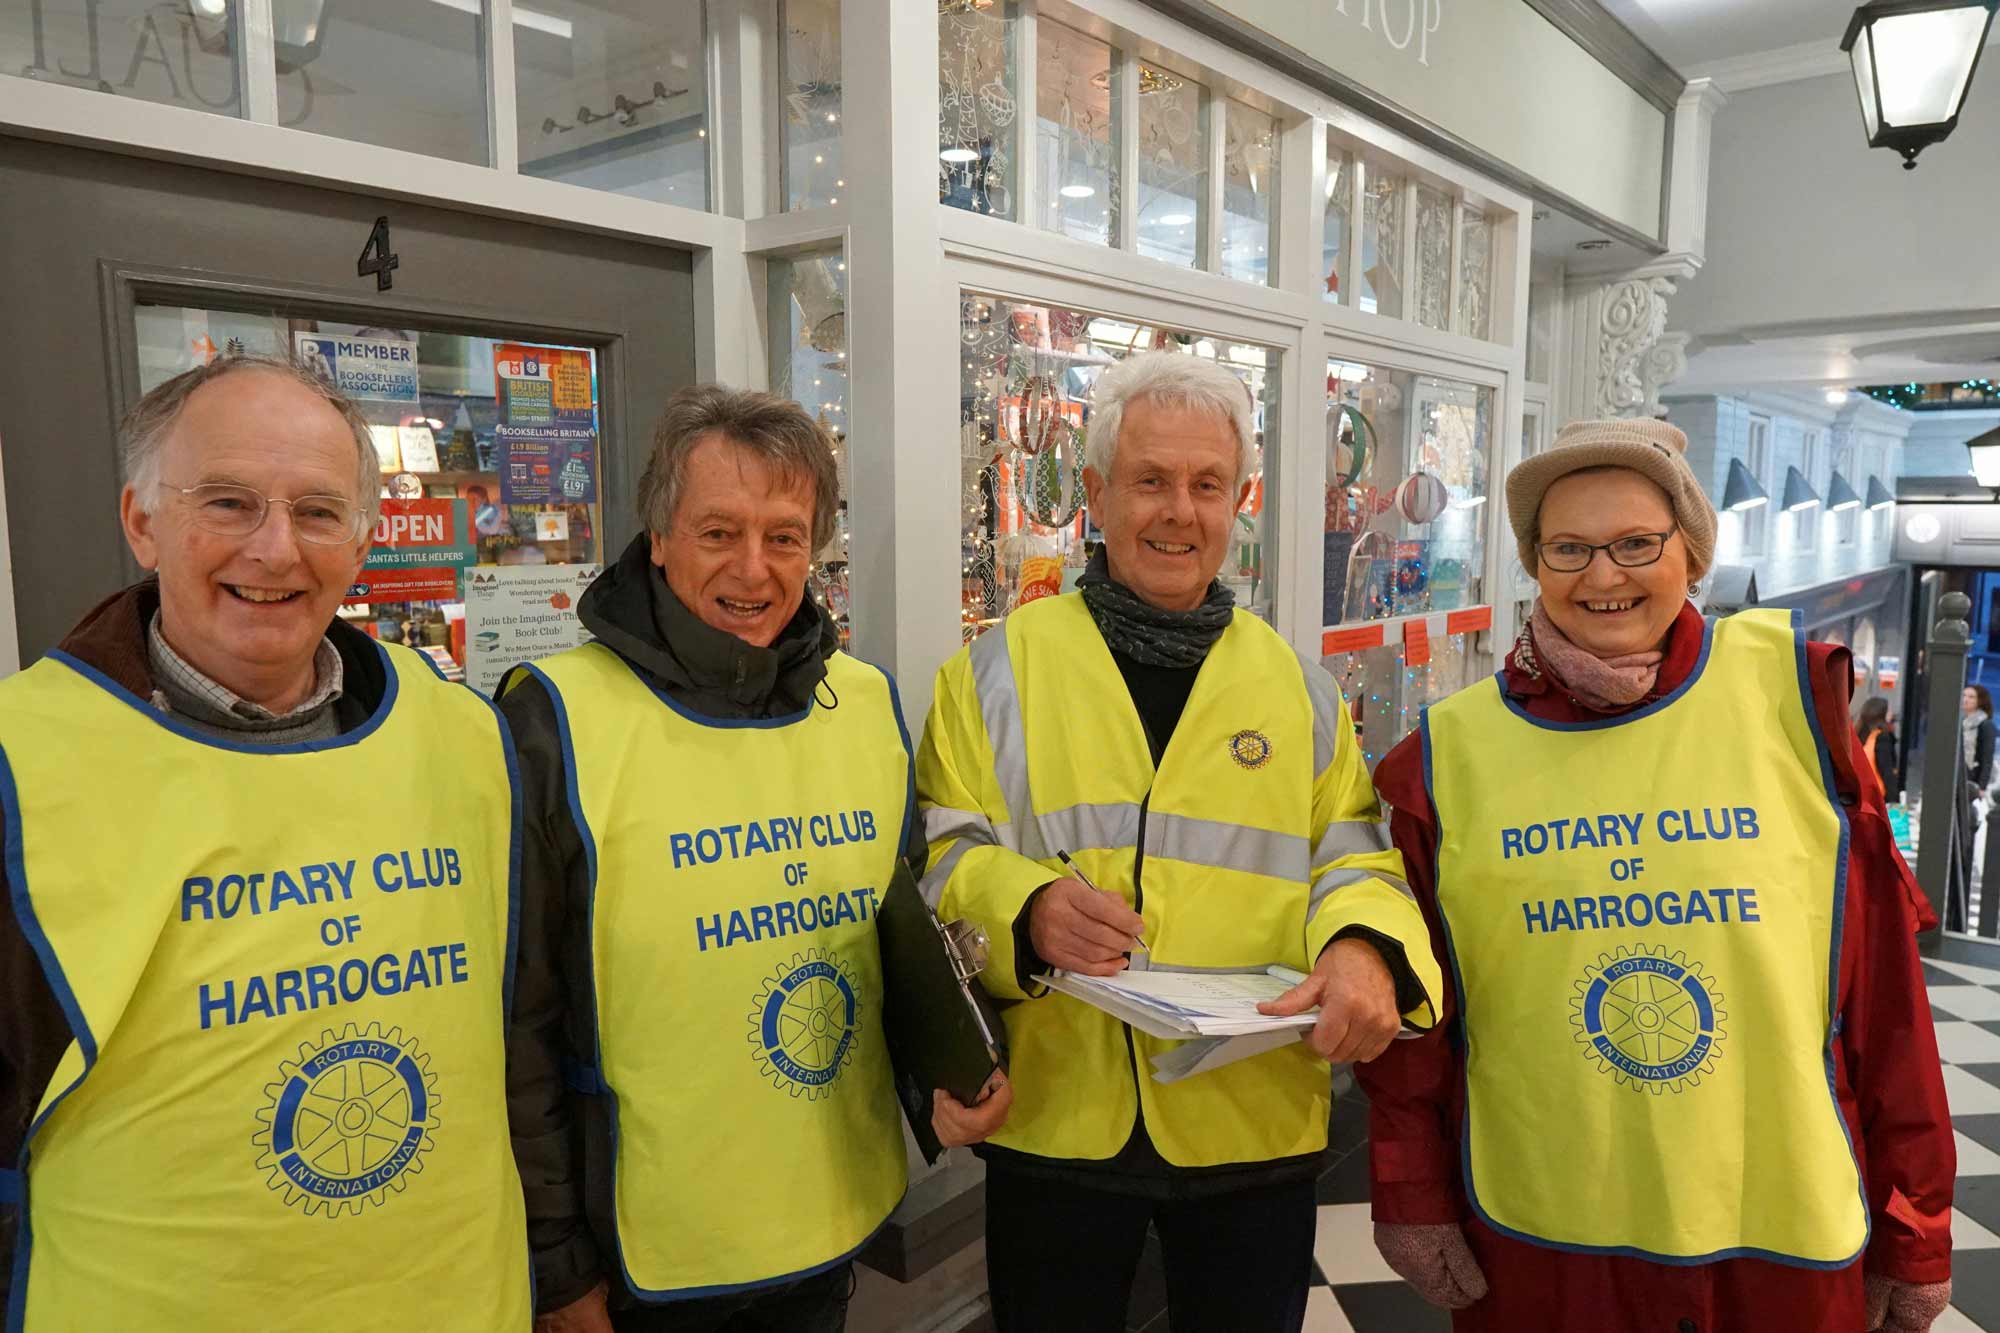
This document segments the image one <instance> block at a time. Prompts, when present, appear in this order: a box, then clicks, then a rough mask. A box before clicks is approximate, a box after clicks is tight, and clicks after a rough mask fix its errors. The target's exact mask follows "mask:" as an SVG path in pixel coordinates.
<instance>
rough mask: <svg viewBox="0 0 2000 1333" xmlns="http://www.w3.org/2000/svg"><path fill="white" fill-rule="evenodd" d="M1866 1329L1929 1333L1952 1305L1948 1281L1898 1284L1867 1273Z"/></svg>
mask: <svg viewBox="0 0 2000 1333" xmlns="http://www.w3.org/2000/svg"><path fill="white" fill-rule="evenodd" d="M1866 1284H1867V1292H1868V1327H1869V1328H1870V1329H1871V1330H1873V1329H1881V1330H1882V1331H1883V1333H1929V1330H1930V1326H1931V1325H1932V1324H1933V1323H1935V1322H1936V1321H1937V1317H1938V1316H1939V1315H1941V1314H1943V1313H1944V1310H1945V1307H1946V1306H1947V1305H1950V1304H1951V1281H1950V1279H1948V1278H1947V1279H1946V1280H1945V1281H1943V1282H1899V1281H1897V1280H1896V1279H1895V1278H1893V1277H1882V1276H1880V1275H1879V1274H1876V1273H1870V1274H1868V1275H1867V1277H1866Z"/></svg>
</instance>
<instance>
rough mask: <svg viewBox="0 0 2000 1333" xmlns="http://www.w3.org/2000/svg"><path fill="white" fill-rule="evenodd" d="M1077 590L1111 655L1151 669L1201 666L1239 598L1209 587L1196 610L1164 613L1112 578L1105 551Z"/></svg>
mask: <svg viewBox="0 0 2000 1333" xmlns="http://www.w3.org/2000/svg"><path fill="white" fill-rule="evenodd" d="M1076 586H1077V590H1078V591H1079V592H1081V593H1082V594H1083V604H1084V605H1085V606H1087V607H1089V608H1090V618H1091V619H1092V620H1094V621H1096V622H1097V632H1098V633H1100V634H1102V635H1103V636H1104V642H1105V643H1106V644H1108V645H1109V646H1110V648H1111V650H1112V651H1113V652H1116V653H1123V654H1124V655H1125V656H1127V657H1129V658H1131V659H1132V660H1133V661H1135V662H1143V663H1145V664H1146V665H1147V666H1158V667H1193V666H1200V665H1201V663H1202V660H1203V659H1204V658H1206V657H1207V656H1208V650H1209V649H1210V648H1212V647H1213V646H1214V645H1215V641H1216V640H1217V639H1219V638H1221V637H1222V631H1224V630H1226V629H1228V628H1229V621H1230V619H1231V618H1232V617H1233V616H1234V615H1235V614H1236V612H1235V606H1236V595H1235V594H1234V593H1232V592H1230V591H1229V589H1227V588H1225V587H1223V586H1222V584H1221V582H1219V581H1215V582H1211V583H1210V584H1209V585H1208V596H1207V597H1206V598H1205V599H1204V600H1203V602H1202V604H1201V605H1200V606H1198V607H1196V608H1195V609H1194V610H1192V611H1165V610H1162V609H1160V608H1159V607H1157V606H1154V605H1152V604H1151V603H1150V602H1146V601H1143V600H1141V599H1140V597H1139V595H1138V594H1137V593H1135V592H1133V591H1132V590H1131V589H1130V588H1127V587H1126V586H1125V585H1124V584H1122V583H1119V582H1117V581H1116V580H1115V579H1113V578H1112V577H1111V565H1110V562H1109V561H1108V560H1106V559H1105V556H1104V548H1103V547H1099V548H1098V550H1097V554H1095V555H1093V556H1091V557H1090V565H1089V567H1088V568H1087V569H1085V570H1084V571H1083V573H1082V574H1080V575H1078V576H1077V580H1076Z"/></svg>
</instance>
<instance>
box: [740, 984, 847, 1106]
mask: <svg viewBox="0 0 2000 1333" xmlns="http://www.w3.org/2000/svg"><path fill="white" fill-rule="evenodd" d="M860 1014H861V1002H860V1000H859V999H858V998H856V995H855V983H854V976H853V973H852V972H850V971H849V970H848V967H847V964H845V963H843V962H842V961H841V960H840V959H839V958H838V957H836V956H835V955H834V954H832V953H830V952H829V951H827V950H825V949H813V950H810V951H808V952H806V953H795V954H793V955H792V961H791V962H789V963H785V964H781V965H780V966H779V967H778V969H777V970H776V971H775V972H773V973H772V974H771V975H770V976H769V977H767V978H765V980H764V984H763V987H762V989H761V990H759V991H758V993H757V998H756V1000H755V1002H754V1003H753V1004H752V1005H751V1007H750V1050H751V1054H752V1055H753V1056H754V1058H755V1059H756V1061H757V1068H758V1069H759V1070H760V1071H761V1072H762V1073H763V1075H764V1077H766V1078H768V1079H770V1080H771V1084H772V1086H773V1087H776V1088H778V1089H780V1090H783V1091H787V1092H790V1093H791V1094H792V1096H794V1097H805V1098H808V1099H815V1100H816V1099H818V1098H821V1097H825V1096H827V1095H828V1094H829V1093H830V1092H832V1090H833V1083H834V1080H835V1079H837V1078H839V1077H840V1071H841V1070H842V1069H843V1068H845V1067H846V1065H847V1062H848V1061H849V1060H850V1059H852V1058H853V1056H854V1038H855V1035H856V1031H857V1029H858V1026H859V1022H860Z"/></svg>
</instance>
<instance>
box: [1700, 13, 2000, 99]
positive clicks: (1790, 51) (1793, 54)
mask: <svg viewBox="0 0 2000 1333" xmlns="http://www.w3.org/2000/svg"><path fill="white" fill-rule="evenodd" d="M1986 44H1987V45H1988V46H2000V24H1995V25H1994V28H1993V31H1992V32H1991V33H1989V34H1988V35H1987V38H1986ZM1682 73H1683V74H1685V75H1686V77H1687V79H1688V80H1689V82H1693V81H1694V80H1695V79H1713V80H1715V86H1716V87H1718V88H1720V89H1722V91H1723V92H1726V93H1740V92H1742V91H1743V90H1744V89H1746V88H1768V87H1770V86H1771V85H1772V84H1777V83H1798V82H1800V81H1801V80H1804V79H1822V78H1825V77H1827V76H1828V75H1830V74H1839V75H1842V76H1844V77H1846V78H1849V79H1852V78H1853V74H1852V73H1851V71H1850V68H1849V65H1848V62H1847V55H1846V53H1845V52H1843V51H1842V50H1841V49H1840V44H1839V43H1838V42H1835V41H1825V42H1800V43H1799V44H1798V45H1797V46H1780V47H1776V48H1774V49H1772V50H1769V51H1751V52H1749V53H1748V54H1746V55H1740V56H1724V57H1723V58H1722V59H1720V60H1704V61H1703V62H1701V63H1700V64H1698V65H1690V66H1688V68H1687V69H1685V70H1683V71H1682Z"/></svg>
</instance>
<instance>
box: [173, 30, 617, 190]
mask: <svg viewBox="0 0 2000 1333" xmlns="http://www.w3.org/2000/svg"><path fill="white" fill-rule="evenodd" d="M157 8H158V7H157V6H155V9H156V10H157ZM557 8H559V7H558V6H554V5H550V6H549V7H547V8H543V7H538V6H534V5H531V6H530V7H529V8H527V9H517V10H515V11H514V35H515V41H516V48H515V49H516V54H517V63H518V62H519V60H520V59H521V57H520V52H521V51H522V50H523V47H524V45H525V47H527V48H528V49H535V48H537V47H538V46H539V45H540V43H539V42H538V41H537V40H536V39H537V38H540V39H545V40H546V41H547V42H548V43H551V44H556V43H560V44H562V45H563V46H564V48H565V50H567V48H568V44H569V41H570V38H565V37H558V36H556V35H555V34H556V33H557V32H568V33H571V34H572V35H573V33H574V24H573V23H572V21H571V20H570V19H569V18H567V17H559V16H558V14H557V13H556V10H557ZM483 9H484V5H483V3H479V2H478V0H463V3H456V4H453V3H424V4H412V3H409V0H342V3H340V4H337V5H336V4H326V3H320V2H313V3H299V4H277V5H273V6H272V9H271V25H272V32H273V37H274V38H275V40H276V44H277V49H276V52H275V57H274V58H275V61H276V64H277V76H278V123H279V124H281V125H285V126H288V127H290V128H293V129H300V130H310V131H312V132H313V133H314V134H328V135H332V136H333V137H334V138H337V139H352V140H355V141H356V142H358V143H366V144H374V145H376V146H377V147H381V148H399V149H402V150H403V151H405V152H410V153H421V154H423V155H424V156H425V157H442V158H450V159H452V160H453V161H458V162H474V163H479V164H482V165H483V164H484V163H486V161H487V144H486V64H485V56H484V48H485V42H484V38H483V36H482V31H481V30H482V24H483V13H482V11H483ZM537 25H538V26H537ZM522 82H523V86H524V87H525V81H522ZM639 95H640V96H644V94H643V93H642V94H639ZM598 105H599V107H600V108H601V109H602V110H603V111H604V113H605V115H606V116H607V117H608V116H610V115H611V114H612V109H611V107H610V106H608V105H606V104H604V103H602V102H600V103H598ZM567 110H568V112H569V113H570V114H569V115H566V116H565V117H564V119H566V120H573V119H574V113H575V111H576V104H575V103H571V104H570V106H569V107H568V108H567ZM528 142H529V141H528V138H527V136H526V134H525V133H524V134H523V135H522V149H523V151H522V157H523V159H525V158H526V157H527V156H528V154H527V151H526V149H527V144H528Z"/></svg>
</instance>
